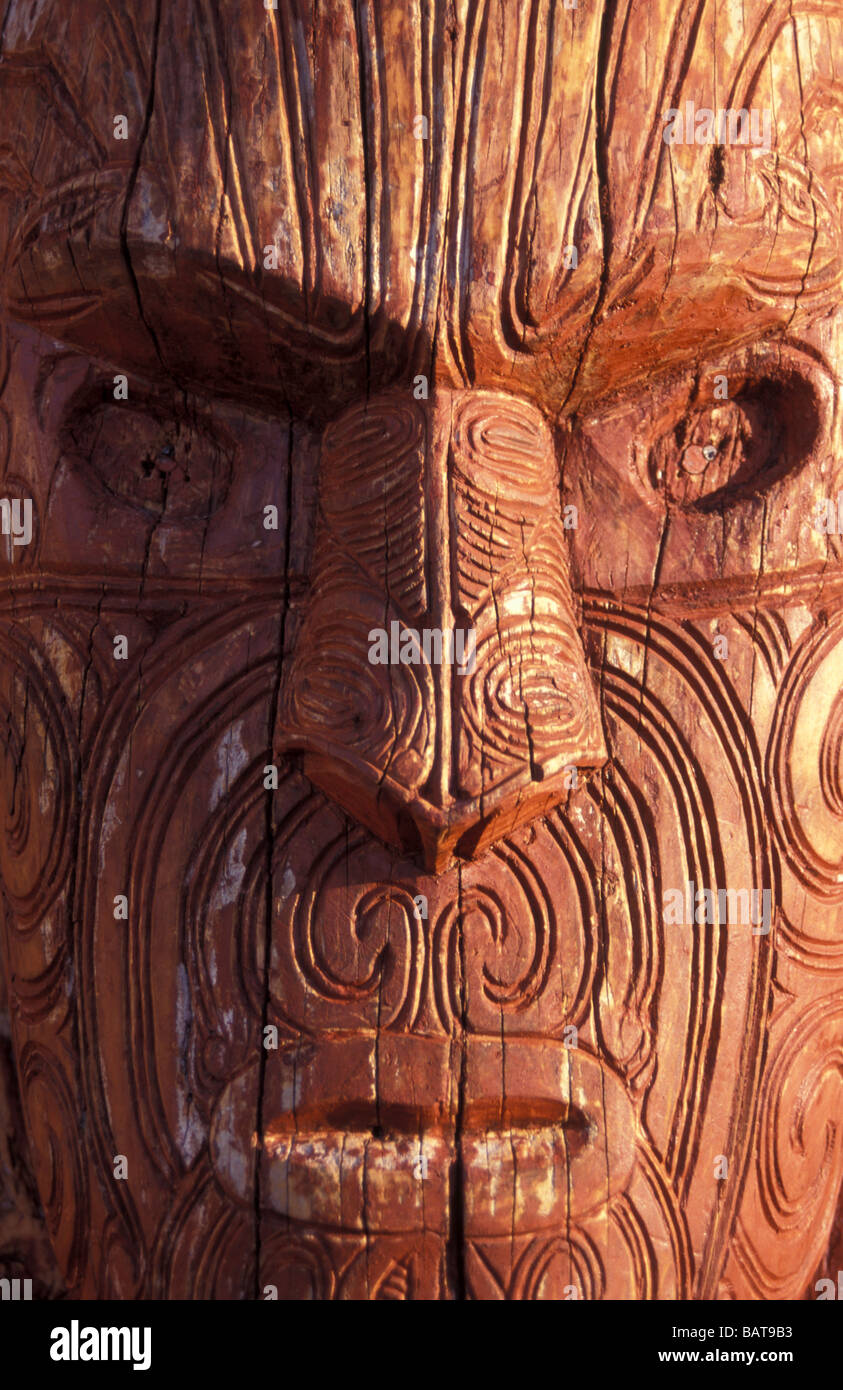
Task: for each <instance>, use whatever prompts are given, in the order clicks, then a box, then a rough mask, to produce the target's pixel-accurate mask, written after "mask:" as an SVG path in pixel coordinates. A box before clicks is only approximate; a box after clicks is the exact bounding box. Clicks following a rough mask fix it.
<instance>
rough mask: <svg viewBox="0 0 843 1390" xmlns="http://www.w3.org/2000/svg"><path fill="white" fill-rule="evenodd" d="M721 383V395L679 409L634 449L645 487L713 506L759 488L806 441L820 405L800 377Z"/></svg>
mask: <svg viewBox="0 0 843 1390" xmlns="http://www.w3.org/2000/svg"><path fill="white" fill-rule="evenodd" d="M724 379H725V378H724ZM729 389H730V393H733V394H731V399H729V400H724V401H714V402H708V403H702V402H700V403H698V404H696V405H694V406H691V407H689V408H687V409H686V410H685V411H684V412H683V414H682V415H681V416H680V418H679V419H678V420H677V421H676V422H675V423H674V425H673V426H672V428H670V429H669V430H666V431H664V432H663V433H661V434H660V435H657V437H656V439H655V442H654V443H652V444H651V445H650V446H649V448H647V449H646V457H645V458H643V459H642V451H640V449H639V451H638V456H639V459H641V461H642V462H643V464H644V469H643V471H644V474H645V479H646V481H647V483H648V484H649V486H650V487H652V488H653V489H654V490H655V491H657V492H660V493H663V494H665V495H666V496H667V499H668V500H669V501H670V502H671V503H673V504H674V505H676V506H678V507H683V508H696V509H697V510H699V511H708V510H712V511H713V510H717V509H719V508H720V507H721V506H723V505H727V504H728V503H730V502H732V501H734V500H736V499H737V498H738V497H742V496H746V495H748V494H750V493H757V492H761V491H762V490H763V489H764V488H766V487H767V486H768V485H769V484H770V483H772V482H774V481H775V480H776V479H778V478H781V477H783V476H784V475H785V474H786V473H788V472H789V471H790V470H791V469H792V468H794V467H796V466H797V465H798V464H801V463H802V462H803V461H804V460H805V459H806V458H807V457H808V455H809V454H810V453H811V451H812V449H813V448H814V445H815V443H816V440H817V437H818V435H819V433H820V408H819V403H818V401H817V398H816V396H815V393H814V391H813V389H812V387H811V385H810V383H809V382H808V381H806V379H805V378H804V377H802V376H799V375H797V374H796V373H792V372H791V373H789V374H787V375H783V376H782V377H773V376H768V377H763V378H762V379H761V380H752V379H749V380H743V381H739V380H736V379H735V378H734V377H732V378H731V380H730V382H729Z"/></svg>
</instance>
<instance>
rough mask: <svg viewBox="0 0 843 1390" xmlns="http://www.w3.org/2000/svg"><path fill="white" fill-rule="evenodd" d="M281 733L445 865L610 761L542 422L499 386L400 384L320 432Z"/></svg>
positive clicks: (380, 825)
mask: <svg viewBox="0 0 843 1390" xmlns="http://www.w3.org/2000/svg"><path fill="white" fill-rule="evenodd" d="M299 616H300V626H299V629H298V635H297V638H296V647H295V652H294V655H293V659H292V662H291V663H290V665H289V667H288V671H287V675H286V679H285V682H284V686H283V688H282V696H281V702H280V707H279V727H278V729H277V734H276V744H277V746H278V747H279V749H281V750H283V749H297V750H300V751H302V752H303V753H304V771H305V774H306V775H307V777H308V778H309V779H310V780H311V781H312V782H313V783H315V784H316V785H317V786H319V787H320V788H322V790H324V791H325V792H326V793H327V794H328V795H329V796H331V797H333V798H334V800H336V801H337V802H338V803H339V804H340V805H341V806H342V807H343V808H344V809H345V810H346V811H347V812H348V813H349V814H350V815H351V816H353V817H355V818H356V819H357V820H358V821H360V822H361V823H362V824H364V825H365V826H367V827H368V828H369V829H370V830H372V831H374V832H375V834H377V835H378V836H380V837H381V838H382V839H384V840H386V841H387V842H388V843H391V844H394V845H396V846H398V847H400V848H401V849H402V850H404V851H415V852H418V853H420V854H421V855H422V857H423V859H424V863H425V866H426V868H427V869H428V870H430V871H433V872H439V871H440V870H441V869H443V868H444V867H446V866H447V864H449V863H450V862H451V860H452V858H453V856H454V855H459V856H461V857H464V858H472V857H474V856H476V855H477V854H479V853H480V852H481V851H482V850H483V849H485V848H486V847H487V846H488V845H489V844H490V843H492V842H493V841H494V840H496V839H498V838H500V836H502V835H504V834H506V833H508V831H510V830H511V829H513V828H514V827H515V826H517V825H521V824H523V823H524V822H526V821H529V820H531V819H533V818H535V817H536V816H541V815H544V814H546V813H547V812H548V811H549V810H550V809H551V808H552V807H553V806H554V805H556V804H557V803H558V802H559V801H560V800H561V799H562V798H563V797H564V796H565V795H566V793H567V789H568V788H569V787H570V786H571V785H572V781H573V776H574V774H573V772H572V769H573V768H576V767H583V766H591V767H594V766H598V765H600V764H602V763H603V762H605V760H606V750H605V746H604V742H603V736H602V731H601V727H600V719H599V714H598V709H597V701H596V698H595V694H594V690H593V687H592V683H591V678H590V675H589V672H588V669H587V667H586V663H585V658H584V655H583V650H582V644H581V641H580V636H579V632H578V629H577V625H576V621H575V618H574V612H573V605H572V599H571V587H570V582H569V578H568V558H567V541H566V538H565V532H564V528H563V526H562V522H561V517H560V506H559V494H558V489H557V483H556V460H555V454H554V449H553V441H552V437H551V434H550V430H549V429H548V426H547V424H546V422H545V420H544V418H543V417H542V415H541V414H540V412H539V411H538V410H537V409H536V408H535V407H534V406H532V405H530V404H529V403H528V402H525V401H522V400H519V399H517V398H514V397H511V396H508V395H505V394H503V393H500V392H490V391H463V392H445V391H438V392H436V394H435V396H434V397H433V398H431V399H430V400H429V401H416V400H413V399H412V398H411V397H409V395H408V394H407V393H400V392H397V391H393V392H388V393H385V394H384V395H382V396H380V397H378V398H377V399H375V400H370V401H369V402H367V403H366V404H365V405H360V406H355V407H353V408H352V409H350V410H348V411H347V412H346V413H345V414H344V415H343V416H342V417H341V418H340V419H339V420H338V421H336V422H335V423H334V424H333V425H331V426H330V427H329V428H328V429H327V430H326V432H325V435H324V437H323V442H322V451H321V459H320V476H319V517H318V524H317V534H316V549H315V554H314V564H313V572H312V582H311V587H310V593H309V596H308V598H307V600H306V602H305V604H304V607H303V611H302V612H301V614H300V615H299Z"/></svg>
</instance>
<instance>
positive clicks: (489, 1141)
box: [211, 1036, 636, 1237]
mask: <svg viewBox="0 0 843 1390" xmlns="http://www.w3.org/2000/svg"><path fill="white" fill-rule="evenodd" d="M387 1041H388V1047H389V1049H390V1052H389V1055H388V1056H387V1055H383V1056H382V1057H381V1063H380V1065H379V1064H378V1051H379V1046H380V1044H382V1043H385V1042H387ZM450 1048H451V1044H450V1040H447V1039H441V1040H440V1039H431V1038H419V1037H412V1036H405V1037H399V1036H394V1037H390V1038H389V1039H388V1040H378V1039H377V1038H374V1037H368V1038H361V1037H350V1038H345V1039H343V1040H331V1041H327V1040H326V1041H319V1042H318V1043H317V1042H313V1043H305V1044H303V1045H302V1044H298V1043H292V1044H289V1045H284V1046H283V1047H282V1048H280V1049H279V1050H278V1052H277V1053H270V1054H269V1057H268V1060H267V1065H266V1068H265V1072H264V1077H263V1098H262V1111H263V1114H264V1116H265V1117H266V1118H265V1119H264V1123H263V1125H262V1129H261V1132H260V1133H259V1134H249V1136H248V1137H247V1136H246V1134H245V1133H243V1134H240V1135H238V1139H237V1142H236V1143H232V1135H231V1116H232V1114H237V1113H240V1114H243V1115H251V1116H253V1115H254V1114H255V1108H254V1106H255V1103H256V1101H257V1096H258V1076H257V1069H256V1068H252V1069H250V1070H249V1071H248V1072H246V1073H243V1074H242V1075H241V1076H240V1077H239V1078H238V1079H237V1081H236V1082H233V1083H232V1084H231V1085H230V1086H229V1087H228V1088H227V1089H226V1092H225V1093H224V1094H223V1096H222V1097H221V1099H220V1103H219V1106H218V1108H217V1116H218V1117H219V1120H218V1119H217V1117H215V1121H214V1125H213V1130H212V1141H211V1154H212V1161H213V1164H214V1168H215V1171H216V1173H217V1176H218V1178H219V1180H220V1181H221V1182H222V1184H223V1186H224V1187H225V1188H226V1190H227V1191H228V1192H229V1193H230V1195H231V1196H233V1197H235V1198H236V1200H237V1201H238V1202H241V1203H248V1202H249V1201H250V1200H253V1194H254V1190H255V1184H256V1185H257V1190H258V1193H259V1201H260V1204H261V1207H262V1209H265V1210H267V1211H270V1212H273V1213H275V1214H276V1215H279V1216H283V1217H285V1218H286V1219H287V1220H289V1221H293V1222H297V1223H301V1224H302V1225H307V1226H315V1227H320V1228H323V1229H334V1230H342V1231H370V1232H375V1231H377V1232H381V1233H398V1232H402V1231H411V1230H424V1231H438V1232H439V1233H440V1234H447V1233H448V1232H449V1231H451V1230H452V1228H453V1227H454V1224H455V1223H456V1224H457V1225H459V1226H460V1227H461V1228H462V1229H463V1231H464V1233H465V1234H466V1235H468V1236H481V1235H482V1236H490V1237H495V1236H503V1235H511V1234H512V1232H513V1231H514V1230H518V1231H532V1230H536V1231H538V1230H543V1229H548V1228H555V1229H564V1228H565V1225H566V1223H567V1222H568V1221H570V1220H571V1219H572V1218H574V1217H577V1218H579V1217H582V1216H583V1215H585V1214H587V1213H589V1212H592V1211H595V1210H598V1209H600V1208H602V1207H603V1206H604V1205H605V1204H606V1203H607V1202H608V1201H610V1200H611V1198H612V1197H614V1196H615V1195H616V1194H617V1193H618V1192H620V1191H622V1190H623V1189H624V1187H625V1185H626V1183H627V1182H628V1180H629V1177H630V1174H631V1172H632V1169H633V1166H634V1162H635V1128H636V1125H635V1117H634V1113H633V1110H632V1106H631V1103H630V1101H629V1100H628V1098H627V1096H626V1093H625V1091H624V1088H623V1086H622V1084H621V1083H620V1081H619V1080H618V1079H617V1078H616V1077H615V1076H614V1074H613V1073H611V1072H609V1070H608V1069H607V1068H606V1067H605V1066H604V1065H603V1064H602V1063H601V1062H600V1061H598V1060H597V1059H596V1058H595V1057H591V1056H589V1055H586V1054H585V1053H581V1052H575V1051H571V1050H569V1049H567V1048H565V1047H564V1046H563V1045H562V1044H561V1043H559V1042H558V1041H556V1040H552V1039H536V1040H531V1041H529V1042H528V1041H526V1040H524V1039H513V1040H512V1041H511V1042H509V1041H507V1042H506V1044H505V1047H502V1046H501V1043H500V1041H499V1040H492V1039H488V1038H480V1037H473V1038H468V1039H467V1040H466V1045H465V1051H464V1065H463V1067H462V1068H461V1075H462V1081H461V1084H460V1086H459V1089H458V1092H457V1093H454V1094H449V1091H448V1085H449V1083H448V1082H447V1081H446V1080H445V1077H446V1075H450V1071H449V1065H448V1059H449V1056H450ZM376 1076H377V1084H376V1082H375V1078H376ZM443 1083H444V1084H443ZM408 1095H409V1096H414V1097H416V1100H417V1103H416V1104H408V1103H407V1099H406V1097H407V1096H408Z"/></svg>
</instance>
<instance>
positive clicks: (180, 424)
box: [61, 401, 235, 522]
mask: <svg viewBox="0 0 843 1390" xmlns="http://www.w3.org/2000/svg"><path fill="white" fill-rule="evenodd" d="M61 442H62V452H63V453H64V454H65V455H66V456H68V457H70V458H71V460H72V461H73V462H74V464H75V465H76V466H77V467H79V468H82V469H84V470H85V471H86V472H88V473H91V474H93V475H94V476H95V479H96V481H97V482H98V483H99V484H100V485H101V486H102V487H103V488H104V489H105V490H106V492H108V493H110V494H111V496H112V497H116V498H119V499H120V500H121V501H123V502H128V503H129V504H131V505H132V506H134V507H138V508H141V509H142V510H143V511H145V512H147V513H149V514H150V515H152V516H155V517H161V518H164V519H166V520H167V521H182V522H188V521H198V520H205V519H207V518H208V517H209V516H210V515H211V514H212V513H213V512H215V511H216V510H217V508H218V507H220V506H221V505H222V503H223V502H224V501H225V498H226V495H227V492H228V487H229V484H230V481H231V469H232V461H233V457H234V452H235V446H234V443H233V441H231V440H228V439H227V438H223V437H221V435H220V432H219V431H218V430H217V429H216V428H213V427H211V426H210V424H205V423H202V422H199V423H197V421H196V419H195V418H193V417H191V418H189V419H175V418H172V417H171V416H169V414H167V415H159V413H158V412H157V411H156V410H155V409H154V407H153V406H152V405H150V404H145V405H144V406H143V407H141V408H139V407H137V406H133V405H131V404H130V403H128V402H125V403H119V402H116V401H112V402H110V403H107V404H102V403H100V404H98V405H97V406H96V407H92V408H87V409H83V410H77V411H76V412H74V415H73V417H72V418H71V419H70V420H68V421H67V422H66V424H65V426H64V429H63V431H62V441H61Z"/></svg>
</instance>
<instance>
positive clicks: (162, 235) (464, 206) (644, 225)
mask: <svg viewBox="0 0 843 1390" xmlns="http://www.w3.org/2000/svg"><path fill="white" fill-rule="evenodd" d="M841 17H843V6H841V5H838V4H836V3H834V2H833V0H827V3H825V4H823V5H817V4H816V3H811V4H808V3H805V4H800V3H799V0H794V2H793V3H789V0H787V2H782V3H780V2H779V0H776V2H775V3H769V2H768V0H746V3H741V4H727V5H723V4H722V3H719V4H715V3H714V0H699V2H698V3H695V4H693V5H689V4H688V3H687V0H666V2H665V3H661V4H659V5H658V6H655V5H653V4H652V3H650V0H630V3H626V4H622V5H617V6H599V5H598V4H597V3H596V0H580V3H579V4H578V5H577V7H576V8H575V9H570V10H569V9H567V8H563V7H562V6H561V5H557V6H543V5H535V4H534V3H530V0H489V2H488V3H485V4H481V5H477V4H475V3H473V2H472V3H468V0H463V2H462V3H456V4H453V3H450V0H448V3H445V0H434V3H422V0H418V3H407V0H400V3H398V0H395V2H394V3H393V0H381V3H376V4H372V5H367V6H360V5H356V4H354V3H352V0H340V2H339V3H337V4H334V5H332V6H330V7H329V8H328V9H327V10H325V9H323V8H320V7H314V6H312V5H309V4H304V3H300V2H299V0H278V7H277V9H275V10H266V9H264V8H263V6H262V5H260V4H258V3H257V0H255V3H253V4H249V5H242V4H241V3H239V0H238V3H236V4H235V3H231V0H221V3H220V4H217V5H213V6H212V5H209V4H206V3H204V0H195V3H179V4H178V5H176V4H173V3H170V2H169V0H163V3H161V4H160V5H159V6H151V5H150V6H146V7H141V13H140V15H136V14H134V13H127V12H125V11H124V10H123V9H122V7H117V6H113V5H110V4H108V5H103V4H102V3H100V0H97V3H96V4H95V3H93V0H92V2H91V3H79V4H77V5H74V6H72V7H67V8H66V9H65V10H61V11H60V12H58V13H57V11H56V8H55V6H53V5H47V4H46V3H42V2H41V0H36V3H34V4H33V3H32V0H27V3H17V2H16V0H13V2H12V3H11V4H10V6H9V7H8V10H7V13H6V18H5V21H4V26H3V31H2V49H1V50H0V89H2V90H1V91H0V96H1V97H2V104H3V110H4V128H5V135H4V138H3V142H2V148H0V155H2V158H1V159H0V248H2V249H0V254H2V256H3V264H4V269H5V283H6V294H7V302H8V307H9V309H10V312H11V313H12V315H13V316H14V317H17V318H21V319H25V320H28V321H30V322H36V323H38V325H39V326H40V327H42V328H44V329H45V330H46V331H47V332H48V333H49V334H51V335H52V336H54V337H56V338H59V339H61V340H63V341H67V342H69V343H71V344H74V345H77V346H79V347H81V348H83V349H84V350H86V351H90V352H92V353H94V354H95V355H99V356H102V357H105V358H107V359H109V360H117V361H120V362H122V363H123V364H124V365H125V366H127V367H129V368H132V369H134V370H138V371H146V372H153V373H154V372H158V371H161V370H164V371H166V372H167V373H169V374H171V375H175V376H176V377H179V376H181V377H184V378H190V379H191V380H195V381H197V382H201V383H202V384H203V385H205V386H207V387H208V388H209V389H214V390H217V391H220V392H225V393H229V394H232V395H235V396H236V395H246V396H249V395H252V396H254V395H255V394H256V393H258V394H259V395H260V397H261V399H262V401H264V402H268V403H272V402H277V403H278V404H279V405H291V406H292V407H293V408H294V409H297V410H301V411H302V412H303V413H305V414H307V413H313V411H314V402H318V407H317V410H322V411H324V413H325V414H331V413H335V412H336V411H337V410H339V409H341V408H343V407H344V406H345V405H346V404H347V403H348V402H349V401H350V400H352V399H354V398H355V397H356V396H357V395H358V394H359V393H361V392H363V391H366V390H368V389H371V388H372V387H382V386H385V385H388V384H389V383H390V382H391V381H394V380H398V379H401V377H402V376H406V374H407V373H408V372H410V371H413V370H418V371H425V370H432V371H435V373H436V376H437V378H438V379H440V380H442V381H443V382H444V383H446V384H449V385H452V386H465V385H468V386H485V387H492V386H504V387H505V388H506V389H507V390H514V391H518V392H520V393H522V394H524V395H526V396H529V397H532V398H534V399H535V400H537V402H538V403H539V404H540V405H542V407H543V408H545V409H547V410H548V411H550V412H558V411H561V410H563V409H565V408H568V409H572V408H574V407H578V406H582V405H588V404H592V403H594V402H595V401H597V400H599V399H600V398H601V397H602V396H604V395H605V394H606V393H607V392H612V391H615V390H616V389H618V388H622V387H624V386H625V385H628V384H630V383H632V382H634V381H635V380H636V379H646V378H648V377H651V376H652V375H653V373H654V372H658V371H661V370H662V369H669V368H683V367H685V366H687V365H690V364H692V363H693V364H699V363H700V362H701V361H703V360H705V359H707V358H711V357H713V356H714V357H716V355H717V354H719V353H722V352H723V351H724V350H728V349H730V348H731V347H734V346H736V345H739V344H741V343H744V342H747V341H750V340H753V339H757V338H758V337H759V336H763V335H766V334H768V333H772V334H776V333H779V332H783V331H787V332H788V333H789V334H791V335H797V336H798V335H799V334H800V333H801V334H803V335H804V334H805V333H806V332H807V331H808V329H809V328H810V325H811V323H812V322H813V321H815V320H817V319H819V318H820V317H821V316H823V315H826V314H827V313H828V311H829V308H830V307H831V306H835V305H836V302H837V299H838V297H839V286H840V274H841V269H842V268H843V262H842V261H841V246H840V235H839V227H840V224H841V219H840V213H841V208H840V202H841V198H843V166H841V165H840V162H839V157H838V154H837V151H838V149H839V145H840V140H839V136H840V130H839V125H840V118H841V99H840V96H839V93H840V91H841V88H840V86H839V81H838V78H839V73H838V68H839V67H840V64H841V60H843V29H842V28H841ZM741 110H745V111H746V112H747V117H748V121H749V118H750V117H752V118H754V120H755V125H754V126H753V125H750V124H748V130H749V139H750V140H753V139H754V133H755V135H758V136H760V139H755V146H754V147H753V146H752V145H745V144H741V143H739V140H738V138H733V137H737V136H738V134H739V131H740V130H741V129H742V127H741V126H740V124H738V125H735V126H732V127H730V126H729V125H727V124H726V123H725V121H726V118H725V117H724V118H723V121H724V124H722V126H720V125H718V119H719V118H718V112H720V111H724V112H728V111H734V112H738V111H741ZM669 111H678V112H681V113H682V116H683V121H684V128H683V130H682V132H681V135H682V139H681V141H675V142H674V143H671V144H668V143H666V141H665V138H664V136H665V133H666V130H667V124H666V117H667V113H668V112H669ZM706 111H711V112H712V113H713V121H714V125H713V127H712V126H709V125H707V120H706V117H705V115H704V113H705V112H706ZM700 113H703V114H702V115H701V114H700ZM121 117H124V118H125V121H121V120H120V118H121ZM735 119H736V120H737V121H739V120H740V119H742V118H737V117H736V118H735ZM767 120H769V125H766V124H765V122H766V121H767ZM718 129H720V130H721V132H722V133H721V135H720V139H721V140H722V141H723V143H721V144H720V145H719V146H718V147H717V148H715V146H714V145H713V144H710V143H707V141H708V139H709V138H714V137H713V135H712V131H716V130H718ZM730 131H731V134H730ZM673 134H674V136H675V135H676V134H677V131H676V128H675V126H674V128H673ZM124 136H125V138H123V137H124ZM432 364H433V365H432Z"/></svg>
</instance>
